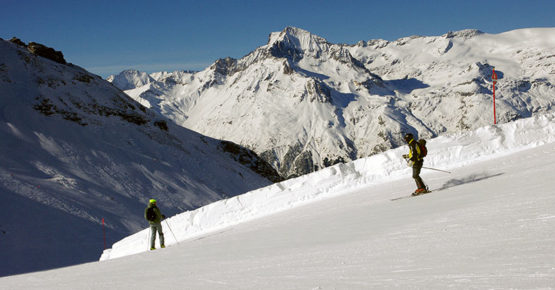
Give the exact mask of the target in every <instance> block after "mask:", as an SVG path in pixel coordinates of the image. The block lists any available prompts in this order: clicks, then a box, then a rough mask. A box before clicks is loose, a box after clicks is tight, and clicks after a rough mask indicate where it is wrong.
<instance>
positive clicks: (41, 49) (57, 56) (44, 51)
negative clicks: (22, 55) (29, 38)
mask: <svg viewBox="0 0 555 290" xmlns="http://www.w3.org/2000/svg"><path fill="white" fill-rule="evenodd" d="M10 42H12V43H15V44H17V45H19V46H23V47H26V48H27V50H28V51H29V52H30V53H32V54H34V55H38V56H42V57H45V58H48V59H50V60H53V61H55V62H57V63H61V64H67V62H66V60H65V59H64V54H63V53H62V52H61V51H58V50H55V49H53V48H51V47H48V46H46V45H44V44H40V43H36V42H29V44H28V45H27V44H25V42H23V41H21V39H19V38H17V37H12V39H10Z"/></svg>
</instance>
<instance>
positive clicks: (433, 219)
mask: <svg viewBox="0 0 555 290" xmlns="http://www.w3.org/2000/svg"><path fill="white" fill-rule="evenodd" d="M554 133H555V115H553V114H547V115H543V116H536V117H532V118H529V119H525V120H520V121H516V122H512V123H508V124H505V125H501V126H488V127H483V128H480V129H478V130H476V131H474V132H466V133H457V134H448V135H446V136H442V137H439V138H436V139H433V140H430V144H429V145H430V146H429V147H430V155H429V158H427V160H426V164H425V165H426V166H430V167H439V168H442V169H450V170H451V171H452V174H446V173H441V172H434V171H424V172H423V177H424V180H425V181H426V182H427V183H428V184H429V185H430V187H431V188H432V189H433V190H434V192H432V193H430V194H427V195H424V196H419V197H414V198H407V199H400V200H396V201H392V200H391V199H394V198H398V197H402V196H407V195H408V194H409V193H410V192H411V191H412V190H413V187H414V183H413V181H412V179H411V178H410V173H409V170H408V169H407V168H405V169H403V166H404V165H403V162H402V161H401V158H400V155H401V154H403V153H404V151H405V150H406V148H399V149H395V150H391V151H387V152H385V153H382V154H378V155H375V156H373V157H370V158H365V159H361V160H357V161H355V162H353V163H349V164H340V165H336V166H333V167H330V168H327V169H325V170H322V171H320V172H316V173H313V174H309V175H305V176H302V177H299V178H296V179H291V180H287V181H285V182H282V183H280V184H279V185H273V186H271V187H268V188H264V189H261V190H257V191H253V192H250V193H247V194H245V195H241V196H238V197H235V198H231V199H228V200H226V201H221V202H217V203H215V204H212V205H209V206H206V207H204V208H202V209H199V210H197V211H194V212H186V213H183V214H181V215H177V216H175V217H172V218H170V219H169V223H168V224H166V223H164V226H165V229H166V237H167V238H166V240H167V241H168V242H170V243H172V246H170V247H168V248H166V249H164V250H156V251H152V252H149V253H144V254H138V255H132V256H128V257H125V258H119V259H112V260H106V261H102V262H97V263H89V264H85V265H79V266H75V267H68V268H65V269H60V270H54V271H46V272H41V273H33V274H27V275H20V276H12V277H4V278H0V288H2V289H14V288H17V289H36V288H40V289H82V288H99V289H123V288H125V289H127V288H133V289H151V288H154V287H158V288H165V289H446V288H449V289H551V287H553V281H555V269H554V268H553V260H554V259H555V246H554V245H555V195H554V194H553V189H554V188H555V179H553V178H552V172H553V170H555V165H554V164H555V154H554V153H555V137H554V136H555V134H554ZM312 187H315V188H314V189H312ZM255 217H258V219H254V218H255ZM168 225H170V226H171V229H172V231H173V233H175V237H177V239H178V240H180V243H179V244H178V245H176V244H175V240H174V235H173V234H172V232H171V231H170V230H169V228H168ZM136 249H139V250H140V251H144V250H146V237H145V233H144V232H140V233H137V234H136V235H133V236H130V237H128V238H126V239H124V240H122V241H120V242H118V243H116V244H114V248H113V249H112V251H111V252H110V253H105V254H106V255H105V256H104V257H105V258H108V255H110V256H112V257H115V256H122V255H123V254H130V253H133V252H136ZM116 254H118V255H116Z"/></svg>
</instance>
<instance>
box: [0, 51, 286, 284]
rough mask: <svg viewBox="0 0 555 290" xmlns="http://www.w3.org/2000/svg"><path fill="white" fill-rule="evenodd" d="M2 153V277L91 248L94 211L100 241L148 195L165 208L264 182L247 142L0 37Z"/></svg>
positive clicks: (118, 229) (189, 205)
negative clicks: (192, 123) (225, 138)
mask: <svg viewBox="0 0 555 290" xmlns="http://www.w3.org/2000/svg"><path fill="white" fill-rule="evenodd" d="M0 152H1V153H0V196H1V199H2V204H3V205H4V206H3V209H2V210H1V211H0V220H1V222H0V241H1V243H0V244H1V245H2V246H1V247H0V260H2V261H3V263H2V265H1V266H0V276H2V275H8V274H13V273H21V272H28V271H33V270H40V269H48V268H53V267H59V266H65V265H69V264H75V263H80V262H84V261H91V260H94V259H97V258H98V255H99V254H100V253H101V252H102V250H103V248H104V242H103V228H102V224H101V223H102V219H104V221H105V226H106V239H107V243H108V245H109V244H111V243H112V242H114V241H116V240H119V239H121V238H122V237H124V236H127V235H129V234H130V233H133V232H136V231H137V230H139V229H141V228H142V227H143V221H144V219H143V211H144V208H145V205H146V203H147V201H148V199H150V198H157V199H159V200H160V206H161V207H162V208H163V209H164V211H165V212H166V214H168V215H171V214H175V213H178V212H182V211H184V210H187V209H194V208H197V207H200V206H203V205H206V204H208V203H211V202H214V201H216V200H220V199H222V198H226V197H230V196H235V195H237V194H240V193H244V192H247V191H249V190H252V189H255V188H259V187H261V186H265V185H268V184H271V181H270V180H268V179H267V178H264V177H262V176H260V175H259V174H257V173H255V172H254V171H253V170H252V169H251V168H253V169H255V170H257V171H258V172H260V173H262V172H265V171H268V172H270V171H271V167H270V166H269V165H268V164H265V163H264V162H261V160H260V159H257V157H256V156H255V155H254V154H253V153H252V152H250V151H248V150H246V149H244V148H241V147H239V146H237V145H235V144H232V143H229V142H220V141H218V140H213V139H211V138H208V137H204V136H201V135H199V134H198V133H195V132H192V131H190V130H188V129H185V128H183V127H180V126H177V125H175V124H174V123H173V122H172V121H169V120H167V119H165V118H164V117H162V116H160V115H158V114H157V113H155V112H152V111H150V110H149V109H147V108H145V107H142V106H141V105H139V104H138V103H136V102H135V101H133V100H132V99H131V98H129V97H128V96H127V95H125V94H124V93H123V92H122V91H121V90H119V89H117V88H116V87H114V86H113V85H112V84H110V83H108V82H106V81H105V80H102V79H101V78H100V77H98V76H95V75H92V74H89V73H88V72H87V71H85V70H83V69H81V68H79V67H76V66H74V65H66V64H61V63H57V62H53V61H51V60H49V59H46V58H43V57H39V56H36V55H34V54H32V53H30V52H28V51H27V49H26V48H25V47H24V46H21V45H16V44H14V43H11V42H8V41H3V40H0ZM236 160H237V161H236ZM240 163H242V164H245V165H242V164H240ZM265 166H266V167H265ZM268 172H267V173H268ZM270 176H271V174H270V175H268V177H270ZM276 176H277V174H276V173H275V172H274V177H276Z"/></svg>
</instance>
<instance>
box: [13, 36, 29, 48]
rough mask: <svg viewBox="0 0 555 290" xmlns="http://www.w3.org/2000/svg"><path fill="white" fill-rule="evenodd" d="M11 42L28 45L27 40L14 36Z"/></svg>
mask: <svg viewBox="0 0 555 290" xmlns="http://www.w3.org/2000/svg"><path fill="white" fill-rule="evenodd" d="M10 42H12V43H15V44H17V45H19V46H27V44H25V42H23V41H21V39H19V38H17V37H12V39H10Z"/></svg>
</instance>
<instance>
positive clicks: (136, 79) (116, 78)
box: [107, 69, 154, 90]
mask: <svg viewBox="0 0 555 290" xmlns="http://www.w3.org/2000/svg"><path fill="white" fill-rule="evenodd" d="M107 80H108V81H109V82H111V83H112V84H114V85H115V86H116V87H118V88H120V89H121V90H129V89H132V88H136V87H140V86H144V85H147V84H149V83H151V82H153V81H154V79H153V78H151V77H150V76H149V75H148V74H147V73H145V72H140V71H138V70H134V69H129V70H124V71H122V72H121V73H119V74H117V75H111V76H109V77H108V78H107Z"/></svg>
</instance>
